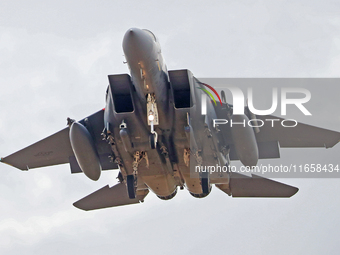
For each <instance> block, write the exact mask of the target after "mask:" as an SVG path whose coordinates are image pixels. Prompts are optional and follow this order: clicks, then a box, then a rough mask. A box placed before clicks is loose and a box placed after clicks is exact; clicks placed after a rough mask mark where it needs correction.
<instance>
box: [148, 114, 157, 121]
mask: <svg viewBox="0 0 340 255" xmlns="http://www.w3.org/2000/svg"><path fill="white" fill-rule="evenodd" d="M148 118H149V121H153V120H154V119H155V116H153V114H152V113H151V114H149V117H148Z"/></svg>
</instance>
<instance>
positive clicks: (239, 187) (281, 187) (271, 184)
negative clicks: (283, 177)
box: [216, 173, 299, 197]
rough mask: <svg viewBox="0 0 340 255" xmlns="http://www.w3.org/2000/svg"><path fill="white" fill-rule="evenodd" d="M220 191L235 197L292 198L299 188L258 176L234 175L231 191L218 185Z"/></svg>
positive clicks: (231, 181)
mask: <svg viewBox="0 0 340 255" xmlns="http://www.w3.org/2000/svg"><path fill="white" fill-rule="evenodd" d="M216 186H217V187H218V188H219V189H221V190H222V191H224V192H225V193H227V194H228V195H230V193H231V195H232V196H233V197H291V196H293V195H294V194H295V193H296V192H298V190H299V189H298V188H296V187H293V186H289V185H287V184H284V183H281V182H277V181H273V180H269V179H266V178H263V177H260V176H257V175H252V177H248V176H245V175H241V174H237V173H233V174H232V176H231V180H230V190H229V189H224V186H223V185H216Z"/></svg>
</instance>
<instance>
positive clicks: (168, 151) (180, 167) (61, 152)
mask: <svg viewBox="0 0 340 255" xmlns="http://www.w3.org/2000/svg"><path fill="white" fill-rule="evenodd" d="M123 50H124V54H125V57H126V61H127V64H128V67H129V69H130V75H128V74H119V75H109V76H108V78H109V86H108V88H107V91H106V106H105V108H104V109H103V110H100V111H98V112H96V113H94V114H92V115H90V116H89V117H87V118H84V119H82V120H80V121H75V120H72V119H70V118H68V119H67V120H68V127H66V128H65V129H63V130H61V131H59V132H57V133H55V134H53V135H51V136H49V137H47V138H45V139H43V140H41V141H39V142H37V143H35V144H33V145H30V146H28V147H26V148H24V149H22V150H20V151H18V152H15V153H13V154H11V155H9V156H7V157H4V158H1V162H3V163H6V164H9V165H12V166H14V167H17V168H19V169H21V170H29V169H31V168H37V167H45V166H51V165H57V164H64V163H69V164H70V167H71V172H72V173H79V172H83V173H84V174H85V175H86V176H87V177H88V178H90V179H92V180H98V179H99V177H100V174H101V171H103V170H110V169H118V171H119V172H118V180H119V183H118V184H116V185H115V186H113V187H109V186H105V187H103V188H102V189H99V190H97V191H95V192H94V193H92V194H90V195H88V196H87V197H84V198H82V199H80V200H79V201H77V202H75V203H74V206H76V207H77V208H80V209H83V210H94V209H100V208H108V207H114V206H120V205H127V204H135V203H139V202H143V201H144V198H145V197H146V196H147V195H148V193H149V190H151V191H153V192H154V193H155V194H156V195H157V197H159V198H160V199H164V200H167V199H171V198H173V197H174V196H175V195H176V193H177V189H178V187H179V188H180V189H183V188H184V187H185V188H186V189H187V190H188V191H189V192H190V194H191V195H192V196H194V197H197V198H201V197H205V196H207V195H208V194H209V193H210V191H211V187H212V185H215V186H216V187H217V188H218V189H220V190H222V191H223V192H225V193H227V194H228V195H229V196H233V197H291V196H292V195H294V194H295V193H296V192H297V191H298V189H297V188H295V187H292V186H289V185H286V184H283V183H279V182H276V181H273V180H269V179H266V178H262V177H259V176H255V175H252V177H248V176H244V175H241V174H238V173H234V172H230V171H228V172H225V173H218V174H217V175H214V174H210V173H207V172H203V171H202V173H195V171H190V169H191V168H192V167H193V166H199V167H204V166H209V165H220V166H228V165H229V164H230V159H231V160H241V162H242V163H243V164H244V165H246V166H254V165H256V164H257V161H258V159H261V158H278V157H280V156H279V145H280V147H332V146H334V145H335V144H336V143H337V142H338V141H339V140H340V133H339V132H335V131H330V130H326V129H321V128H317V127H313V126H309V125H305V124H300V123H299V124H298V125H297V126H296V127H295V128H292V129H287V128H283V127H282V126H277V127H271V126H267V125H264V126H262V127H260V128H259V130H258V129H256V130H255V129H254V128H252V127H245V128H240V127H236V126H235V127H229V126H227V125H219V126H218V127H214V126H213V125H212V122H213V119H229V120H231V119H233V118H236V117H235V116H233V106H232V105H230V104H228V103H227V102H226V101H225V99H224V97H223V95H222V101H223V102H222V101H221V103H220V104H216V105H215V104H214V103H213V102H212V101H208V103H207V109H206V114H205V115H204V114H202V107H201V104H202V96H201V94H202V90H203V89H204V87H205V86H209V85H207V84H203V83H201V82H200V81H199V80H198V79H196V78H195V77H194V76H193V74H192V73H191V72H190V71H189V70H171V71H168V70H167V67H166V65H165V63H164V60H163V57H162V54H161V48H160V44H159V41H158V39H157V38H156V37H155V35H154V34H153V33H152V32H150V31H149V30H145V29H138V28H131V29H129V30H128V31H127V32H126V34H125V36H124V39H123ZM250 115H251V112H249V111H245V114H244V115H238V116H237V118H239V119H241V120H248V119H250V118H251V117H252V116H250ZM264 117H265V116H257V117H256V118H257V119H260V118H264Z"/></svg>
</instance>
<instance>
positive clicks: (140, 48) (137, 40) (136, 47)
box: [123, 28, 154, 62]
mask: <svg viewBox="0 0 340 255" xmlns="http://www.w3.org/2000/svg"><path fill="white" fill-rule="evenodd" d="M153 44H154V43H153V41H152V39H151V37H150V36H149V35H148V34H147V33H146V32H145V31H143V30H142V29H139V28H130V29H129V30H128V31H126V33H125V35H124V39H123V50H124V54H125V56H126V57H127V60H128V61H129V60H130V61H132V62H133V61H135V62H139V61H141V60H142V59H145V58H147V57H148V56H150V55H151V52H152V50H153Z"/></svg>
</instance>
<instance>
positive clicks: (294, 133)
mask: <svg viewBox="0 0 340 255" xmlns="http://www.w3.org/2000/svg"><path fill="white" fill-rule="evenodd" d="M256 118H257V119H261V120H263V121H264V125H263V127H260V132H259V133H257V134H256V140H257V141H258V142H268V141H278V142H279V144H280V147H282V148H294V147H325V148H331V147H333V146H334V145H335V144H337V143H338V142H339V141H340V132H336V131H332V130H328V129H324V128H318V127H315V126H311V125H307V124H302V123H298V124H297V126H295V127H283V126H282V125H281V123H280V122H281V121H282V120H284V119H282V118H279V117H276V116H271V115H267V116H256ZM268 119H278V120H279V121H275V122H274V127H272V122H271V121H266V120H268ZM291 124H292V123H290V124H289V125H291ZM287 125H288V124H287Z"/></svg>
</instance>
